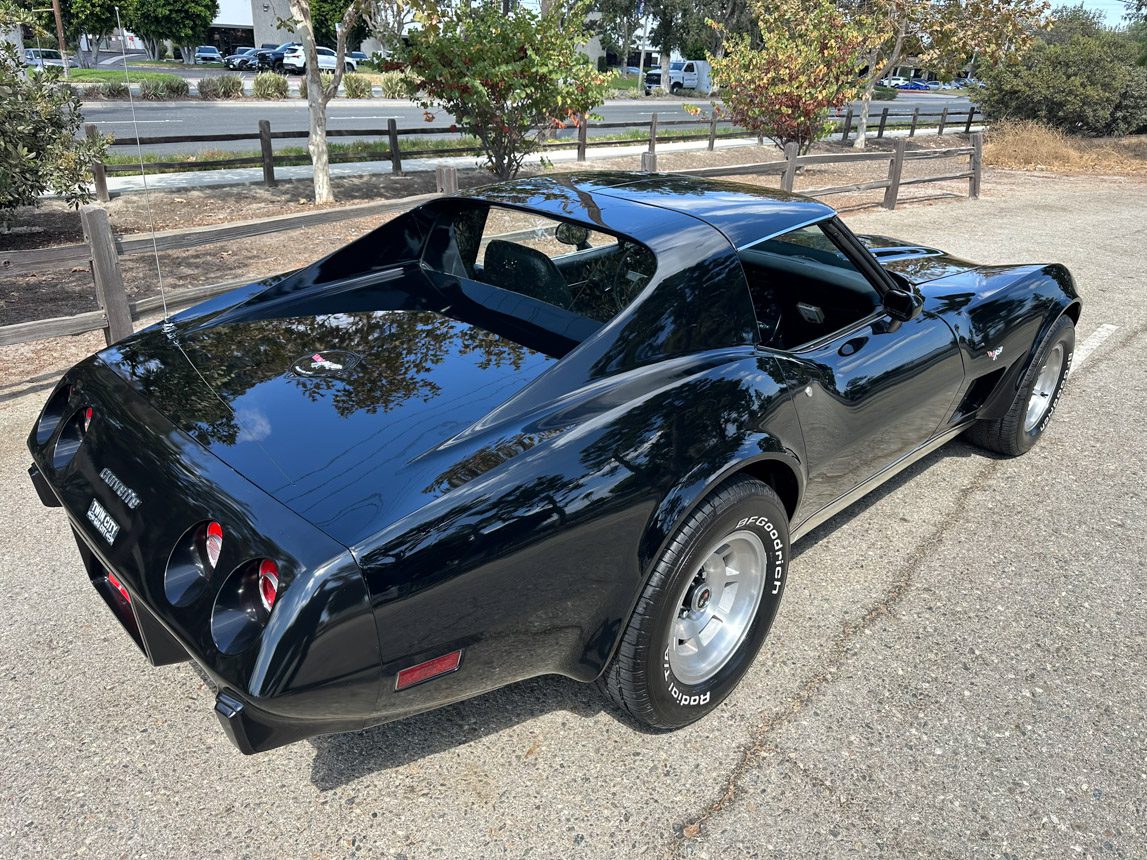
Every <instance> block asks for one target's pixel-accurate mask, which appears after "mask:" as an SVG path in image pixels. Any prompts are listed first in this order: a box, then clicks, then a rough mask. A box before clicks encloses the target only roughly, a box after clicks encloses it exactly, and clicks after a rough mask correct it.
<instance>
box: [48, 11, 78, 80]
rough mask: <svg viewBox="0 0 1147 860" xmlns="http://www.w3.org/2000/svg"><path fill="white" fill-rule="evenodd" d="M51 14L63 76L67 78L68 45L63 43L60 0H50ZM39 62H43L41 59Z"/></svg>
mask: <svg viewBox="0 0 1147 860" xmlns="http://www.w3.org/2000/svg"><path fill="white" fill-rule="evenodd" d="M52 14H54V15H55V16H56V41H57V42H59V44H60V60H61V61H62V62H63V64H64V77H65V78H68V77H71V75H70V74H69V73H68V46H67V45H66V44H65V43H64V18H63V15H61V14H60V0H52ZM41 62H43V61H42V60H41Z"/></svg>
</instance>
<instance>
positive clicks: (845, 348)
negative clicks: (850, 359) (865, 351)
mask: <svg viewBox="0 0 1147 860" xmlns="http://www.w3.org/2000/svg"><path fill="white" fill-rule="evenodd" d="M866 343H868V338H867V337H854V338H852V339H850V340H846V341H845V342H844V343H842V344H841V345H840V349H838V350H837V352H838V353H839V354H840V355H845V356H848V355H853V354H854V353H856V352H857V350H859V349H860V348H861V347H862V346H864V345H865V344H866Z"/></svg>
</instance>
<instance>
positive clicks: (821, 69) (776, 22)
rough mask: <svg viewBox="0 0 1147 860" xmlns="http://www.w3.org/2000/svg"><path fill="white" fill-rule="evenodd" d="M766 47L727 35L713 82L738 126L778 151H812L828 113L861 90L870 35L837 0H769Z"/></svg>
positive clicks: (763, 16)
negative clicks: (791, 146)
mask: <svg viewBox="0 0 1147 860" xmlns="http://www.w3.org/2000/svg"><path fill="white" fill-rule="evenodd" d="M755 11H756V15H757V22H756V23H757V26H758V27H759V28H760V33H761V37H762V45H761V47H760V48H759V49H757V48H754V47H753V45H752V42H751V40H750V38H749V36H748V35H746V34H741V35H732V36H727V37H726V39H727V41H726V47H727V50H726V52H725V55H724V56H723V57H716V56H714V57H713V58H712V63H713V80H714V83H716V84H717V85H718V86H719V87H720V89H721V95H722V97H723V99H724V106H725V110H726V111H727V112H728V113H729V115H730V117H731V118H732V120H733V122H734V123H735V124H737V125H740V126H743V127H745V128H747V129H749V130H750V131H752V132H754V133H756V134H757V135H760V136H763V137H767V138H769V139H770V140H772V141H773V142H774V143H776V144H777V145H778V146H781V147H783V146H785V144H788V143H796V144H798V145H799V146H800V149H801V152H807V151H808V148H809V146H811V145H812V143H813V141H815V140H816V139H817V138H819V137H820V136H821V135H822V134H823V133H824V131H825V127H826V125H825V121H826V118H827V114H828V110H829V108H834V107H839V106H840V105H841V104H843V103H844V102H845V101H847V100H848V99H849V98H851V97H852V96H853V94H854V93H855V91H856V89H857V79H856V69H857V58H858V57H859V56H860V53H861V52H862V51H863V49H864V47H865V44H866V42H867V41H868V40H869V39H870V38H871V33H870V32H868V31H866V30H864V29H863V28H862V27H860V26H858V25H857V23H856V22H855V21H854V20H850V19H849V17H848V16H847V15H845V14H844V13H843V12H842V11H841V10H840V9H839V8H838V7H837V5H836V4H835V3H834V2H833V0H771V2H767V3H766V2H758V4H757V5H756V7H755Z"/></svg>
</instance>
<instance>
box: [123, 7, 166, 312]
mask: <svg viewBox="0 0 1147 860" xmlns="http://www.w3.org/2000/svg"><path fill="white" fill-rule="evenodd" d="M115 22H116V26H117V27H118V28H119V52H120V57H122V58H123V78H124V84H125V85H126V86H127V103H128V105H129V106H130V107H131V127H132V129H133V130H134V131H135V151H136V153H137V154H138V155H139V175H140V176H141V177H143V200H144V203H145V205H146V206H147V220H148V223H149V224H150V226H151V252H152V254H153V255H154V256H155V277H156V279H157V280H158V281H159V300H160V302H161V303H162V304H163V323H162V325H163V330H164V331H165V332H171V330H172V329H174V328H175V326H174V325H173V324H172V322H171V320H170V319H168V316H167V293H166V292H164V289H163V269H162V267H161V266H160V265H159V246H158V245H157V244H156V241H155V214H154V213H153V212H152V210H151V190H150V189H149V188H148V187H147V169H146V168H145V167H144V166H143V144H142V143H140V142H139V121H138V120H137V119H136V118H135V97H134V96H133V95H132V94H131V75H130V74H129V73H128V67H127V39H126V38H125V33H126V31H125V30H124V28H123V21H121V20H120V17H119V6H116V7H115Z"/></svg>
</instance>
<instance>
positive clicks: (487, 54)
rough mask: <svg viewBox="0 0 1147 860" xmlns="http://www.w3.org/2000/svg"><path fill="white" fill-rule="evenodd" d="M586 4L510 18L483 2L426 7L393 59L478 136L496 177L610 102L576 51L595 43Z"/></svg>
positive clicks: (511, 172)
mask: <svg viewBox="0 0 1147 860" xmlns="http://www.w3.org/2000/svg"><path fill="white" fill-rule="evenodd" d="M586 9H587V4H586V3H585V2H582V0H575V2H574V3H572V4H571V5H569V6H564V7H559V6H555V7H553V8H551V9H550V10H549V11H547V12H545V13H544V14H542V15H538V14H536V13H534V12H533V11H531V10H529V9H525V8H521V7H519V8H517V9H515V10H513V11H512V12H510V13H509V14H508V15H506V14H503V13H502V11H501V9H499V8H498V7H497V6H493V5H488V4H482V5H477V6H474V7H466V6H464V5H463V4H458V5H457V6H455V7H454V8H443V9H439V8H437V7H428V8H426V9H424V10H423V11H422V12H420V13H419V17H420V20H421V22H422V28H421V29H420V30H416V31H414V32H412V33H411V34H410V36H409V44H408V45H403V46H402V47H400V48H399V50H398V51H397V53H396V58H397V59H399V60H401V61H403V62H405V63H406V64H407V66H408V69H409V72H410V74H411V75H412V76H413V77H414V79H415V84H416V85H417V87H418V89H419V91H420V93H421V95H420V96H419V99H420V103H421V104H422V106H423V107H424V108H426V109H427V118H428V119H432V118H433V114H431V113H430V112H429V109H431V108H441V109H442V110H445V111H448V112H449V113H450V114H452V115H453V116H454V118H455V121H456V122H457V124H458V125H459V126H461V127H462V128H463V129H465V130H466V131H467V132H469V133H470V134H472V135H474V136H475V137H477V138H478V140H479V141H481V144H482V151H483V152H484V153H485V155H486V162H487V166H488V167H489V169H490V171H491V172H492V173H494V175H496V176H497V177H498V178H499V179H509V178H511V177H513V176H515V175H517V173H518V170H519V169H520V168H521V166H522V160H523V159H524V158H525V157H526V155H527V154H529V153H530V152H533V151H534V150H536V149H537V148H538V146H539V145H540V144H541V142H542V141H543V140H544V139H545V137H546V136H547V135H548V134H549V132H550V130H551V129H552V128H554V127H555V126H560V125H561V124H563V123H564V122H566V121H568V120H571V119H573V120H574V121H577V118H578V117H579V116H580V115H581V114H584V113H586V112H588V111H589V110H590V109H591V108H593V107H595V106H596V105H598V104H601V102H602V100H603V99H604V98H605V91H606V85H605V81H606V79H605V76H604V75H601V74H599V73H598V72H597V71H596V70H595V69H594V68H593V66H592V65H591V63H590V61H589V58H587V57H586V56H585V55H584V54H582V53H581V52H580V51H579V50H578V45H580V44H584V43H585V42H586V41H588V34H587V33H586V30H585V13H586Z"/></svg>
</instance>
